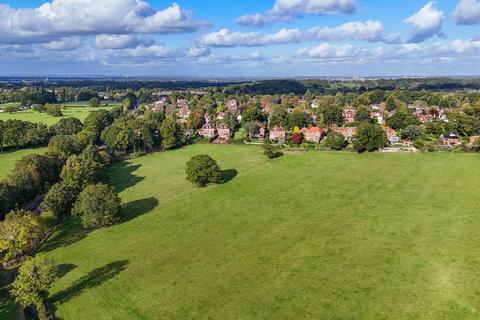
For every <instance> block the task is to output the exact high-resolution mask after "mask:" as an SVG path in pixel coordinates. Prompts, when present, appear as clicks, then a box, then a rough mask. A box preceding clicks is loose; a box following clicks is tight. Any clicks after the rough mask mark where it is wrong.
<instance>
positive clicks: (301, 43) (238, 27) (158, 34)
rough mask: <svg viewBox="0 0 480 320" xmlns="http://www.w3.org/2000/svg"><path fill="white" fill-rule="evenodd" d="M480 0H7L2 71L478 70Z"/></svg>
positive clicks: (256, 74)
mask: <svg viewBox="0 0 480 320" xmlns="http://www.w3.org/2000/svg"><path fill="white" fill-rule="evenodd" d="M479 26H480V0H437V1H429V0H418V1H404V2H396V1H387V2H386V1H381V0H265V1H253V0H245V1H239V2H232V1H224V0H210V1H208V5H207V4H205V2H204V1H203V0H175V1H173V0H171V1H160V0H141V1H140V0H138V1H137V0H102V1H94V0H82V1H77V0H24V1H19V0H0V29H1V30H2V32H1V33H0V70H1V72H2V73H3V74H4V75H6V76H24V77H25V76H26V77H28V76H34V75H40V76H57V77H58V76H65V77H66V76H73V77H80V76H83V77H90V76H92V75H93V76H102V77H113V76H115V77H152V76H153V77H161V76H164V77H175V78H176V77H194V78H220V79H223V78H307V77H318V76H319V75H320V76H321V77H355V76H358V77H363V78H366V77H386V78H391V77H458V76H460V77H462V76H468V77H470V76H473V77H476V76H479V75H480V28H479Z"/></svg>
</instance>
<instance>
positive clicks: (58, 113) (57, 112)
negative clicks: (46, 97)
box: [45, 103, 63, 117]
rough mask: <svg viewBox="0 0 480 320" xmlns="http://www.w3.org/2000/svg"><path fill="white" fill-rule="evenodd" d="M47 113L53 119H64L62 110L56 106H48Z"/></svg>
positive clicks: (46, 107) (46, 106)
mask: <svg viewBox="0 0 480 320" xmlns="http://www.w3.org/2000/svg"><path fill="white" fill-rule="evenodd" d="M45 111H46V112H47V114H49V115H51V116H52V117H63V113H62V108H61V107H60V106H59V105H56V104H49V103H48V104H46V105H45Z"/></svg>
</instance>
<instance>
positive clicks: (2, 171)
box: [0, 148, 46, 180]
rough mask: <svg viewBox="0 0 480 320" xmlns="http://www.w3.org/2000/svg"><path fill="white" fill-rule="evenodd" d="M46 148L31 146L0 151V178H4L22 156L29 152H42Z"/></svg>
mask: <svg viewBox="0 0 480 320" xmlns="http://www.w3.org/2000/svg"><path fill="white" fill-rule="evenodd" d="M45 150H46V148H31V149H23V150H17V151H4V152H2V153H0V180H2V179H3V178H5V177H6V176H7V174H8V173H9V172H10V171H11V170H12V169H13V168H14V166H15V162H17V160H20V159H21V158H22V157H23V156H26V155H29V154H31V153H43V152H44V151H45Z"/></svg>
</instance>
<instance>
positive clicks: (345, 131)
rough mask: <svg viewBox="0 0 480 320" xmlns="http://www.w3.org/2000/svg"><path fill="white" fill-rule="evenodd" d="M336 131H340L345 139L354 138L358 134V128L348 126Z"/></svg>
mask: <svg viewBox="0 0 480 320" xmlns="http://www.w3.org/2000/svg"><path fill="white" fill-rule="evenodd" d="M335 132H336V133H340V134H342V135H343V136H344V137H345V140H352V138H353V136H354V135H356V134H357V128H355V127H346V128H340V129H336V130H335Z"/></svg>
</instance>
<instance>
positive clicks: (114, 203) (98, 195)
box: [72, 183, 121, 229]
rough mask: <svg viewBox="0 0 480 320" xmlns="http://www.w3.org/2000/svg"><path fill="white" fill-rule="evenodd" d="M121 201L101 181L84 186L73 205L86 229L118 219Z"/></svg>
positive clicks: (111, 222) (75, 213)
mask: <svg viewBox="0 0 480 320" xmlns="http://www.w3.org/2000/svg"><path fill="white" fill-rule="evenodd" d="M120 209H121V201H120V198H119V197H118V195H117V194H116V193H115V191H114V190H113V189H112V188H111V187H109V186H107V185H105V184H102V183H99V184H91V185H88V186H86V187H85V189H83V191H82V192H81V193H80V195H79V196H78V199H77V201H76V202H75V205H74V207H73V211H72V213H73V215H76V216H79V217H80V219H81V222H82V226H83V227H84V228H87V229H94V228H101V227H106V226H110V225H112V224H114V223H116V222H117V221H118V220H119V216H118V215H119V213H120Z"/></svg>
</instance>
